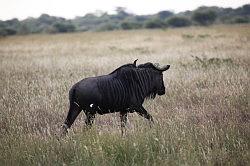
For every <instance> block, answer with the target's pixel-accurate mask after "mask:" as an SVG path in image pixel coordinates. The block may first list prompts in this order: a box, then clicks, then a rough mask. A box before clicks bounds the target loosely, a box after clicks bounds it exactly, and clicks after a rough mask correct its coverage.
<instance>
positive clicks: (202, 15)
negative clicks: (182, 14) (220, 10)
mask: <svg viewBox="0 0 250 166" xmlns="http://www.w3.org/2000/svg"><path fill="white" fill-rule="evenodd" d="M216 18H217V15H216V13H215V12H214V11H212V10H208V11H196V12H194V14H193V16H192V19H193V20H194V21H195V22H197V23H198V24H200V25H210V24H212V23H213V22H214V21H215V20H216Z"/></svg>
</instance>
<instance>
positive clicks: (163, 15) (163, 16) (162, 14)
mask: <svg viewBox="0 0 250 166" xmlns="http://www.w3.org/2000/svg"><path fill="white" fill-rule="evenodd" d="M173 14H174V13H172V12H170V11H167V10H164V11H160V12H159V13H157V15H158V17H159V18H160V19H162V20H164V19H166V18H167V17H170V16H172V15H173Z"/></svg>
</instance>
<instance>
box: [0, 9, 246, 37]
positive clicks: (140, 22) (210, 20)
mask: <svg viewBox="0 0 250 166" xmlns="http://www.w3.org/2000/svg"><path fill="white" fill-rule="evenodd" d="M234 23H250V4H246V5H243V6H242V7H239V8H236V9H232V8H220V7H205V6H203V7H199V8H197V9H196V10H193V11H185V12H180V13H176V14H175V13H173V12H171V11H160V12H158V13H156V14H152V15H135V14H131V13H129V12H127V11H126V9H125V8H123V7H117V8H116V14H108V13H105V12H101V13H100V12H99V13H88V14H86V15H85V16H83V17H76V18H74V19H65V18H62V17H54V16H50V15H48V14H42V15H41V16H40V17H39V18H31V17H30V18H27V19H25V20H22V21H19V20H18V19H11V20H7V21H1V20H0V36H9V35H16V34H20V35H24V34H33V33H65V32H80V31H109V30H117V29H124V30H130V29H141V28H149V29H154V28H168V27H185V26H191V25H201V26H208V25H211V24H234Z"/></svg>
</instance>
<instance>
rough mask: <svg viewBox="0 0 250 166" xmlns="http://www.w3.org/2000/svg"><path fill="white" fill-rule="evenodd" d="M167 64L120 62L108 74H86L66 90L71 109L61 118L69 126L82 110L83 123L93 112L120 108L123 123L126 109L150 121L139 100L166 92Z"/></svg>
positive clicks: (87, 122)
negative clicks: (118, 65) (161, 65)
mask: <svg viewBox="0 0 250 166" xmlns="http://www.w3.org/2000/svg"><path fill="white" fill-rule="evenodd" d="M169 67H170V66H169V65H167V66H166V67H164V68H158V67H156V66H154V65H153V64H152V63H145V64H141V65H139V66H138V67H136V61H135V62H134V63H133V64H126V65H123V66H121V67H119V68H117V69H116V70H114V71H113V72H112V73H110V74H108V75H103V76H98V77H90V78H85V79H83V80H81V81H79V82H78V83H76V84H75V85H74V86H73V87H72V88H71V90H70V92H69V100H70V109H69V112H68V116H67V118H66V120H65V122H64V128H65V130H67V128H69V127H70V126H71V125H72V124H73V122H74V120H75V118H76V117H77V116H78V114H79V113H80V112H81V111H82V110H83V111H84V112H85V114H86V116H87V118H86V124H87V125H91V124H92V123H93V120H94V117H95V114H96V113H98V114H106V113H112V112H120V114H121V121H122V127H124V125H125V123H126V121H127V113H128V112H134V111H136V112H137V113H138V114H139V115H141V116H143V117H145V118H147V119H149V120H151V121H153V118H152V116H151V115H149V114H148V112H147V111H146V110H145V109H144V108H143V106H142V104H143V102H144V100H145V99H147V98H154V97H155V96H156V94H158V95H163V94H165V86H164V82H163V71H166V70H167V69H169Z"/></svg>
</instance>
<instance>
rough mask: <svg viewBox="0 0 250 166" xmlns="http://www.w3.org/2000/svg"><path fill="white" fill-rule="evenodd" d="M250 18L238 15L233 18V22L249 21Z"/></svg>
mask: <svg viewBox="0 0 250 166" xmlns="http://www.w3.org/2000/svg"><path fill="white" fill-rule="evenodd" d="M249 22H250V19H249V18H247V17H236V18H234V19H233V20H232V23H240V24H241V23H249Z"/></svg>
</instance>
